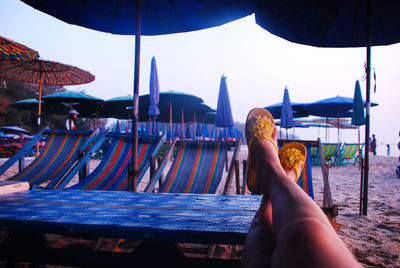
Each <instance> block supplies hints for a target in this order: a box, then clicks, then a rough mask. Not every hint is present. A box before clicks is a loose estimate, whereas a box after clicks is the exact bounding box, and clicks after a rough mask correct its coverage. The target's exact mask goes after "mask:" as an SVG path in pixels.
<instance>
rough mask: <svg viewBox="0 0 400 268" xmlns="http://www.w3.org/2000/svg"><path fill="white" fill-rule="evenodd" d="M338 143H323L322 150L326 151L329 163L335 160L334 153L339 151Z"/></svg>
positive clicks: (325, 154)
mask: <svg viewBox="0 0 400 268" xmlns="http://www.w3.org/2000/svg"><path fill="white" fill-rule="evenodd" d="M337 146H338V145H337V143H323V144H322V151H323V152H324V156H325V160H326V161H327V162H328V163H332V162H334V159H333V158H334V154H335V153H336V152H337Z"/></svg>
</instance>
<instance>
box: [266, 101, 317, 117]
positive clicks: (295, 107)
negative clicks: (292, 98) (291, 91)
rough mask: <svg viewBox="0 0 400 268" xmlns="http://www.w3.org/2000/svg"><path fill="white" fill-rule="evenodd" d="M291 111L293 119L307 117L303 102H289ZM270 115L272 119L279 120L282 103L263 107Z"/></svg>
mask: <svg viewBox="0 0 400 268" xmlns="http://www.w3.org/2000/svg"><path fill="white" fill-rule="evenodd" d="M290 104H291V106H292V111H293V118H300V117H307V116H309V114H308V113H307V111H306V110H305V109H304V106H305V105H306V103H303V102H290ZM264 109H267V110H268V112H270V114H271V115H272V117H273V118H274V119H280V118H281V114H282V102H279V103H275V104H272V105H269V106H267V107H264Z"/></svg>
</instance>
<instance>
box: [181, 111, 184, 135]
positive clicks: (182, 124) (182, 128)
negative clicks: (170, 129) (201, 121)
mask: <svg viewBox="0 0 400 268" xmlns="http://www.w3.org/2000/svg"><path fill="white" fill-rule="evenodd" d="M184 119H185V114H184V110H183V107H182V128H181V129H182V135H181V136H182V139H183V137H184V134H185V133H184V132H185V123H184Z"/></svg>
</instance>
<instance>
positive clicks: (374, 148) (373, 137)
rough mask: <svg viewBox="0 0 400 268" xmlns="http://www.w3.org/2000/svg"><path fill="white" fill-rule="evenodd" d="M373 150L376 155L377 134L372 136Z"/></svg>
mask: <svg viewBox="0 0 400 268" xmlns="http://www.w3.org/2000/svg"><path fill="white" fill-rule="evenodd" d="M371 149H372V154H373V155H376V138H375V134H372V141H371Z"/></svg>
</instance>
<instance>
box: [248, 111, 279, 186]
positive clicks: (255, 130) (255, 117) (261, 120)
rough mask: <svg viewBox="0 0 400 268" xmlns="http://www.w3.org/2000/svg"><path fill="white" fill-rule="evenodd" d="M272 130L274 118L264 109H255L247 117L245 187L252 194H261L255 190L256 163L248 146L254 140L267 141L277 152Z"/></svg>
mask: <svg viewBox="0 0 400 268" xmlns="http://www.w3.org/2000/svg"><path fill="white" fill-rule="evenodd" d="M274 128H275V121H274V118H273V117H272V115H271V114H270V113H269V112H268V111H267V110H265V109H261V108H255V109H253V110H251V111H250V112H249V114H248V115H247V119H246V126H245V133H246V141H247V148H248V152H249V163H248V164H249V165H248V173H247V187H248V188H249V190H250V191H251V192H252V193H253V194H262V192H261V191H260V189H257V186H256V162H255V156H254V155H253V153H252V152H251V151H250V146H251V144H252V142H253V140H254V138H257V139H259V140H269V141H271V143H272V144H273V145H274V146H275V149H276V151H277V152H278V147H277V146H276V143H275V141H274V140H273V139H272V138H271V135H272V133H273V132H274Z"/></svg>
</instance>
